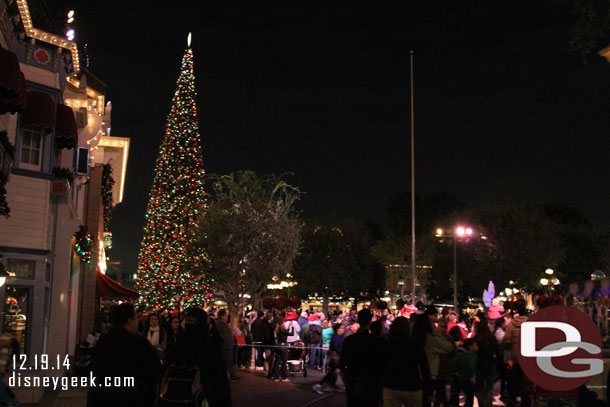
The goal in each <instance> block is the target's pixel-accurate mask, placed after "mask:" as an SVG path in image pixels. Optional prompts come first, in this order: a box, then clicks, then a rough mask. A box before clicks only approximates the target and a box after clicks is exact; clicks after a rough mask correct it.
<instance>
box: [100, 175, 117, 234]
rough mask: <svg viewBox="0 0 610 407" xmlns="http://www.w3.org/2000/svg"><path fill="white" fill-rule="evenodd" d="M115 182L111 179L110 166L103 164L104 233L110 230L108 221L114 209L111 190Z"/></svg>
mask: <svg viewBox="0 0 610 407" xmlns="http://www.w3.org/2000/svg"><path fill="white" fill-rule="evenodd" d="M114 184H115V181H114V178H113V177H112V166H111V165H110V164H104V168H103V170H102V204H103V206H104V232H108V231H109V230H110V220H112V208H114V199H113V197H112V188H113V187H114Z"/></svg>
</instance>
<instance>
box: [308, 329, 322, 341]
mask: <svg viewBox="0 0 610 407" xmlns="http://www.w3.org/2000/svg"><path fill="white" fill-rule="evenodd" d="M308 334H309V343H322V327H321V326H320V325H311V326H310V327H309V332H308ZM314 341H315V342H314Z"/></svg>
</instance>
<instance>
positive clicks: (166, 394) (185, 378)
mask: <svg viewBox="0 0 610 407" xmlns="http://www.w3.org/2000/svg"><path fill="white" fill-rule="evenodd" d="M207 405H208V404H207V399H206V395H205V391H204V389H203V386H202V385H201V380H200V379H199V367H197V365H188V366H187V365H178V364H175V363H172V364H171V365H169V367H168V368H167V371H166V372H165V375H164V376H163V380H162V381H161V395H160V396H159V403H158V406H159V407H170V406H172V407H173V406H185V407H191V406H192V407H203V406H207Z"/></svg>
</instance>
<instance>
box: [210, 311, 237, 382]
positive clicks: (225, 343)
mask: <svg viewBox="0 0 610 407" xmlns="http://www.w3.org/2000/svg"><path fill="white" fill-rule="evenodd" d="M216 330H217V331H218V334H219V335H220V339H222V343H221V344H220V350H221V351H222V358H223V360H224V361H225V366H226V367H227V372H228V373H229V380H230V381H232V382H234V381H237V380H239V379H240V377H239V376H237V373H235V361H234V357H233V344H234V339H233V330H232V329H231V327H230V326H229V313H228V312H227V310H226V309H224V308H223V309H221V310H219V311H218V320H217V321H216Z"/></svg>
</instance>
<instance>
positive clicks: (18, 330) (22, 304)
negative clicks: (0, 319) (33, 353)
mask: <svg viewBox="0 0 610 407" xmlns="http://www.w3.org/2000/svg"><path fill="white" fill-rule="evenodd" d="M30 290H31V289H30V287H23V286H21V287H19V286H7V287H6V300H5V308H4V310H5V311H4V312H5V314H4V327H3V328H4V329H3V332H6V333H12V334H13V336H14V338H15V339H16V340H17V342H18V343H19V353H27V350H28V346H27V345H28V341H29V333H30V325H31V324H30V321H29V309H30Z"/></svg>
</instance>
